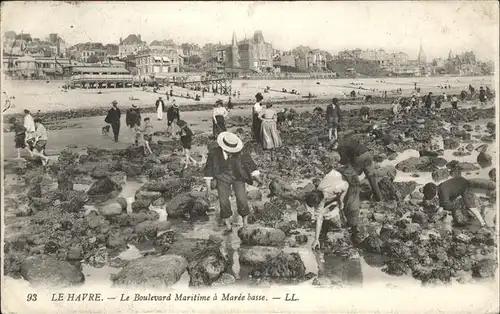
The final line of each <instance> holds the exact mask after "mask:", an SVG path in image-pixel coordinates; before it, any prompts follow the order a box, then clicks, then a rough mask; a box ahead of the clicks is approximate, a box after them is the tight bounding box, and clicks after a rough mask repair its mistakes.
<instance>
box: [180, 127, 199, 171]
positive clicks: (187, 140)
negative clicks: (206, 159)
mask: <svg viewBox="0 0 500 314" xmlns="http://www.w3.org/2000/svg"><path fill="white" fill-rule="evenodd" d="M177 125H178V126H179V128H180V131H179V132H178V134H179V135H180V136H181V143H182V148H183V149H184V154H185V156H186V164H185V165H184V169H185V168H187V167H188V166H189V162H192V163H193V165H194V166H195V167H196V166H197V165H198V163H197V162H196V160H195V159H194V158H193V157H191V153H190V151H191V143H192V142H193V135H194V134H193V131H191V129H190V128H189V126H188V125H187V123H186V121H184V120H177Z"/></svg>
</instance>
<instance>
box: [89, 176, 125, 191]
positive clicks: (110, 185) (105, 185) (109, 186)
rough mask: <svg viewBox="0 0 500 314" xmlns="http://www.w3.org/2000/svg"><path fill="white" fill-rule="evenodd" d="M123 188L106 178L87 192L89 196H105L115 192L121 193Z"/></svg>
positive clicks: (97, 182)
mask: <svg viewBox="0 0 500 314" xmlns="http://www.w3.org/2000/svg"><path fill="white" fill-rule="evenodd" d="M121 189H122V188H121V186H119V185H118V184H116V183H115V182H113V180H111V179H110V178H109V177H104V178H102V179H99V180H97V181H96V182H94V184H92V186H91V187H90V189H89V190H88V191H87V194H88V195H105V194H109V193H112V192H115V191H121Z"/></svg>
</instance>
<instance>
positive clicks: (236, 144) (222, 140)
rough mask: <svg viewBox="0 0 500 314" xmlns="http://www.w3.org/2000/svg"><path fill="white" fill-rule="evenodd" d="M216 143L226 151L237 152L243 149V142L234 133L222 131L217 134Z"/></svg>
mask: <svg viewBox="0 0 500 314" xmlns="http://www.w3.org/2000/svg"><path fill="white" fill-rule="evenodd" d="M217 144H219V146H220V148H222V150H224V151H226V152H228V153H238V152H240V151H241V150H242V149H243V142H242V141H241V139H240V138H239V137H238V136H237V135H236V134H234V133H231V132H222V133H221V134H219V136H217Z"/></svg>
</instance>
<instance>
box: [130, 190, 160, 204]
mask: <svg viewBox="0 0 500 314" xmlns="http://www.w3.org/2000/svg"><path fill="white" fill-rule="evenodd" d="M161 196H162V194H161V193H160V192H152V191H144V190H141V189H139V190H138V191H137V192H136V193H135V201H136V202H137V201H147V202H149V204H152V203H153V202H154V201H156V200H157V199H159V198H160V197H161ZM148 207H149V205H148Z"/></svg>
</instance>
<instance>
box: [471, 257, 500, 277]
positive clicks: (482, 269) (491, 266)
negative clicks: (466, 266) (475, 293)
mask: <svg viewBox="0 0 500 314" xmlns="http://www.w3.org/2000/svg"><path fill="white" fill-rule="evenodd" d="M497 264H498V263H497V262H496V261H495V260H491V259H486V260H482V261H479V262H478V263H477V264H476V265H474V266H473V267H472V277H475V278H492V277H495V272H496V270H497V266H498V265H497Z"/></svg>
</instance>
